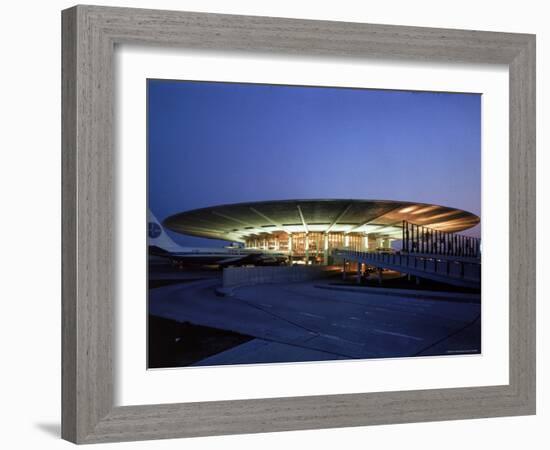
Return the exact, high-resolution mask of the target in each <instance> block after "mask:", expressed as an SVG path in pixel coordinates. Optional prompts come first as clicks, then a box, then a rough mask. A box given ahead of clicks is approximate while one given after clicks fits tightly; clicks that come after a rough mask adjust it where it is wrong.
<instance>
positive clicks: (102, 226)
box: [62, 6, 535, 443]
mask: <svg viewBox="0 0 550 450" xmlns="http://www.w3.org/2000/svg"><path fill="white" fill-rule="evenodd" d="M62 29H63V45H62V51H63V57H62V81H63V88H62V106H63V112H62V123H63V125H62V127H63V130H62V131H63V136H62V147H63V148H62V151H63V156H62V164H63V170H62V172H63V186H62V194H63V201H62V204H63V219H62V223H63V246H62V256H63V264H62V266H63V283H62V286H63V288H62V292H63V296H62V297H63V298H62V326H63V331H62V346H63V351H62V356H63V358H62V359H63V368H62V369H63V383H62V407H63V413H62V437H63V438H64V439H67V440H69V441H72V442H75V443H94V442H109V441H127V440H139V439H160V438H176V437H190V436H210V435H221V434H235V433H259V432H272V431H284V430H301V429H318V428H329V427H330V428H334V427H348V426H361V425H371V424H389V423H403V422H421V421H432V420H451V419H467V418H480V417H496V416H513V415H526V414H534V413H535V36H533V35H528V34H512V33H495V32H484V31H465V30H451V29H436V28H418V27H408V26H390V25H371V24H362V23H343V22H329V21H310V20H295V19H281V18H269V17H248V16H233V15H220V14H204V13H189V12H176V11H156V10H145V9H127V8H111V7H98V6H75V7H73V8H70V9H67V10H65V11H63V13H62ZM119 43H123V44H124V43H132V44H135V43H138V44H154V45H157V46H166V47H168V46H170V47H174V46H175V47H185V48H193V49H216V50H222V51H225V50H227V51H229V50H236V49H237V50H242V51H256V52H266V53H268V54H276V53H281V52H282V53H287V54H288V53H292V54H303V55H329V56H336V57H338V56H345V57H354V58H365V57H383V58H396V59H402V58H406V59H409V60H410V59H413V60H421V61H443V62H445V61H451V62H467V63H484V64H506V65H507V66H508V67H509V85H510V98H509V100H510V120H509V125H510V141H509V142H510V153H509V155H510V163H509V167H510V205H509V206H510V279H509V292H510V298H509V302H510V303H509V305H510V308H509V314H510V316H509V317H510V322H509V326H510V329H509V337H510V341H509V361H510V367H509V384H508V385H501V386H486V387H468V388H451V389H429V390H414V391H402V392H379V393H358V394H342V395H321V396H305V397H285V398H271V399H254V400H235V401H215V402H196V403H174V404H162V405H137V406H120V407H114V406H113V405H114V403H113V378H114V374H113V363H112V358H113V350H112V341H113V312H114V309H113V301H114V287H113V286H114V262H113V254H112V247H113V242H114V239H115V236H114V235H113V234H114V231H113V230H114V226H113V209H114V200H113V186H114V180H113V177H114V171H113V160H114V154H113V152H114V143H113V142H114V139H113V118H114V117H113V94H114V92H113V84H114V83H113V52H114V47H115V44H119Z"/></svg>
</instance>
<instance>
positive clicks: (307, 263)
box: [305, 233, 309, 266]
mask: <svg viewBox="0 0 550 450" xmlns="http://www.w3.org/2000/svg"><path fill="white" fill-rule="evenodd" d="M305 247H306V266H307V265H309V235H308V234H307V233H306V242H305Z"/></svg>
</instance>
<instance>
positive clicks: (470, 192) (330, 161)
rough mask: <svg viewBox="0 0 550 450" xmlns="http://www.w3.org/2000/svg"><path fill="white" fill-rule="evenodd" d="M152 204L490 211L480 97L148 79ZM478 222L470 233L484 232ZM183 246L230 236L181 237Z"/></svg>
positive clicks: (170, 209)
mask: <svg viewBox="0 0 550 450" xmlns="http://www.w3.org/2000/svg"><path fill="white" fill-rule="evenodd" d="M147 83H148V141H149V142H148V148H149V160H148V171H149V173H148V175H149V207H150V209H151V211H152V212H153V213H154V214H155V215H156V216H157V218H158V219H159V220H160V221H162V220H163V219H165V218H166V217H167V216H169V215H171V214H175V213H177V212H181V211H185V210H189V209H194V208H201V207H206V206H213V205H217V204H223V203H235V202H246V201H256V200H258V201H261V200H278V199H290V198H358V199H380V200H405V201H412V202H425V203H434V204H440V205H445V206H450V207H456V208H461V209H465V210H467V211H470V212H473V213H475V214H478V215H480V213H481V96H480V95H478V94H448V93H434V92H409V91H385V90H368V89H344V88H326V87H299V86H275V85H258V84H240V83H238V84H236V83H211V82H187V81H169V80H148V81H147ZM479 233H480V230H479V226H478V227H475V228H474V229H472V230H469V231H468V232H465V233H464V234H469V235H472V236H477V237H479ZM170 235H171V236H172V237H173V238H174V240H176V242H178V243H180V244H182V245H197V246H198V245H202V246H212V245H220V243H221V241H213V240H209V239H200V238H193V237H187V236H183V235H178V234H176V233H170Z"/></svg>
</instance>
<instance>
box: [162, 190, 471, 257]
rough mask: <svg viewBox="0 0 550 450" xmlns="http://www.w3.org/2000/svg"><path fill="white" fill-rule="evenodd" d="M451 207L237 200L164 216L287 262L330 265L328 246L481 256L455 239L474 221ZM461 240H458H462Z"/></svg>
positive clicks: (170, 224) (186, 229) (189, 230)
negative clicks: (458, 250) (396, 247)
mask: <svg viewBox="0 0 550 450" xmlns="http://www.w3.org/2000/svg"><path fill="white" fill-rule="evenodd" d="M479 221H480V219H479V217H478V216H477V215H475V214H472V213H470V212H467V211H463V210H460V209H456V208H449V207H445V206H439V205H430V204H425V203H411V202H401V201H389V200H357V199H350V200H346V199H338V200H328V199H321V200H279V201H264V202H251V203H236V204H229V205H219V206H212V207H208V208H201V209H195V210H191V211H185V212H181V213H178V214H175V215H173V216H170V217H168V218H166V219H165V220H164V222H163V225H164V226H165V227H166V228H168V229H169V230H172V231H175V232H178V233H183V234H187V235H191V236H197V237H203V238H211V239H221V240H225V241H229V242H235V243H240V244H241V245H243V246H244V247H245V248H249V249H257V250H261V251H265V252H270V251H271V252H278V253H284V254H287V255H288V258H289V260H290V261H292V262H295V263H300V262H302V263H307V264H323V263H324V264H327V263H329V259H330V254H331V251H332V250H334V249H338V248H347V249H351V250H357V251H388V250H390V249H391V248H392V242H394V241H400V244H401V246H402V249H403V250H407V251H416V252H420V251H422V250H423V249H424V246H426V248H425V249H426V250H428V247H429V250H430V251H428V252H427V253H430V252H431V253H434V250H435V251H436V252H437V251H439V252H442V253H444V252H449V251H450V250H452V249H453V248H459V246H460V248H461V249H462V250H461V251H462V252H464V256H470V255H471V256H474V255H477V254H479V239H471V240H470V239H468V238H466V239H465V240H464V241H463V242H460V243H459V242H457V240H456V233H458V232H460V231H463V230H466V229H469V228H471V227H473V226H475V225H477V224H478V223H479ZM459 244H460V245H459Z"/></svg>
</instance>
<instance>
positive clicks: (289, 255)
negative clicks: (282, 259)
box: [288, 234, 292, 265]
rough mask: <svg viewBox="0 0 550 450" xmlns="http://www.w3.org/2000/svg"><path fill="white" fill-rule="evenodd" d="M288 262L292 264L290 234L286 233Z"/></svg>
mask: <svg viewBox="0 0 550 450" xmlns="http://www.w3.org/2000/svg"><path fill="white" fill-rule="evenodd" d="M288 262H289V263H290V265H292V235H291V234H289V235H288Z"/></svg>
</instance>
